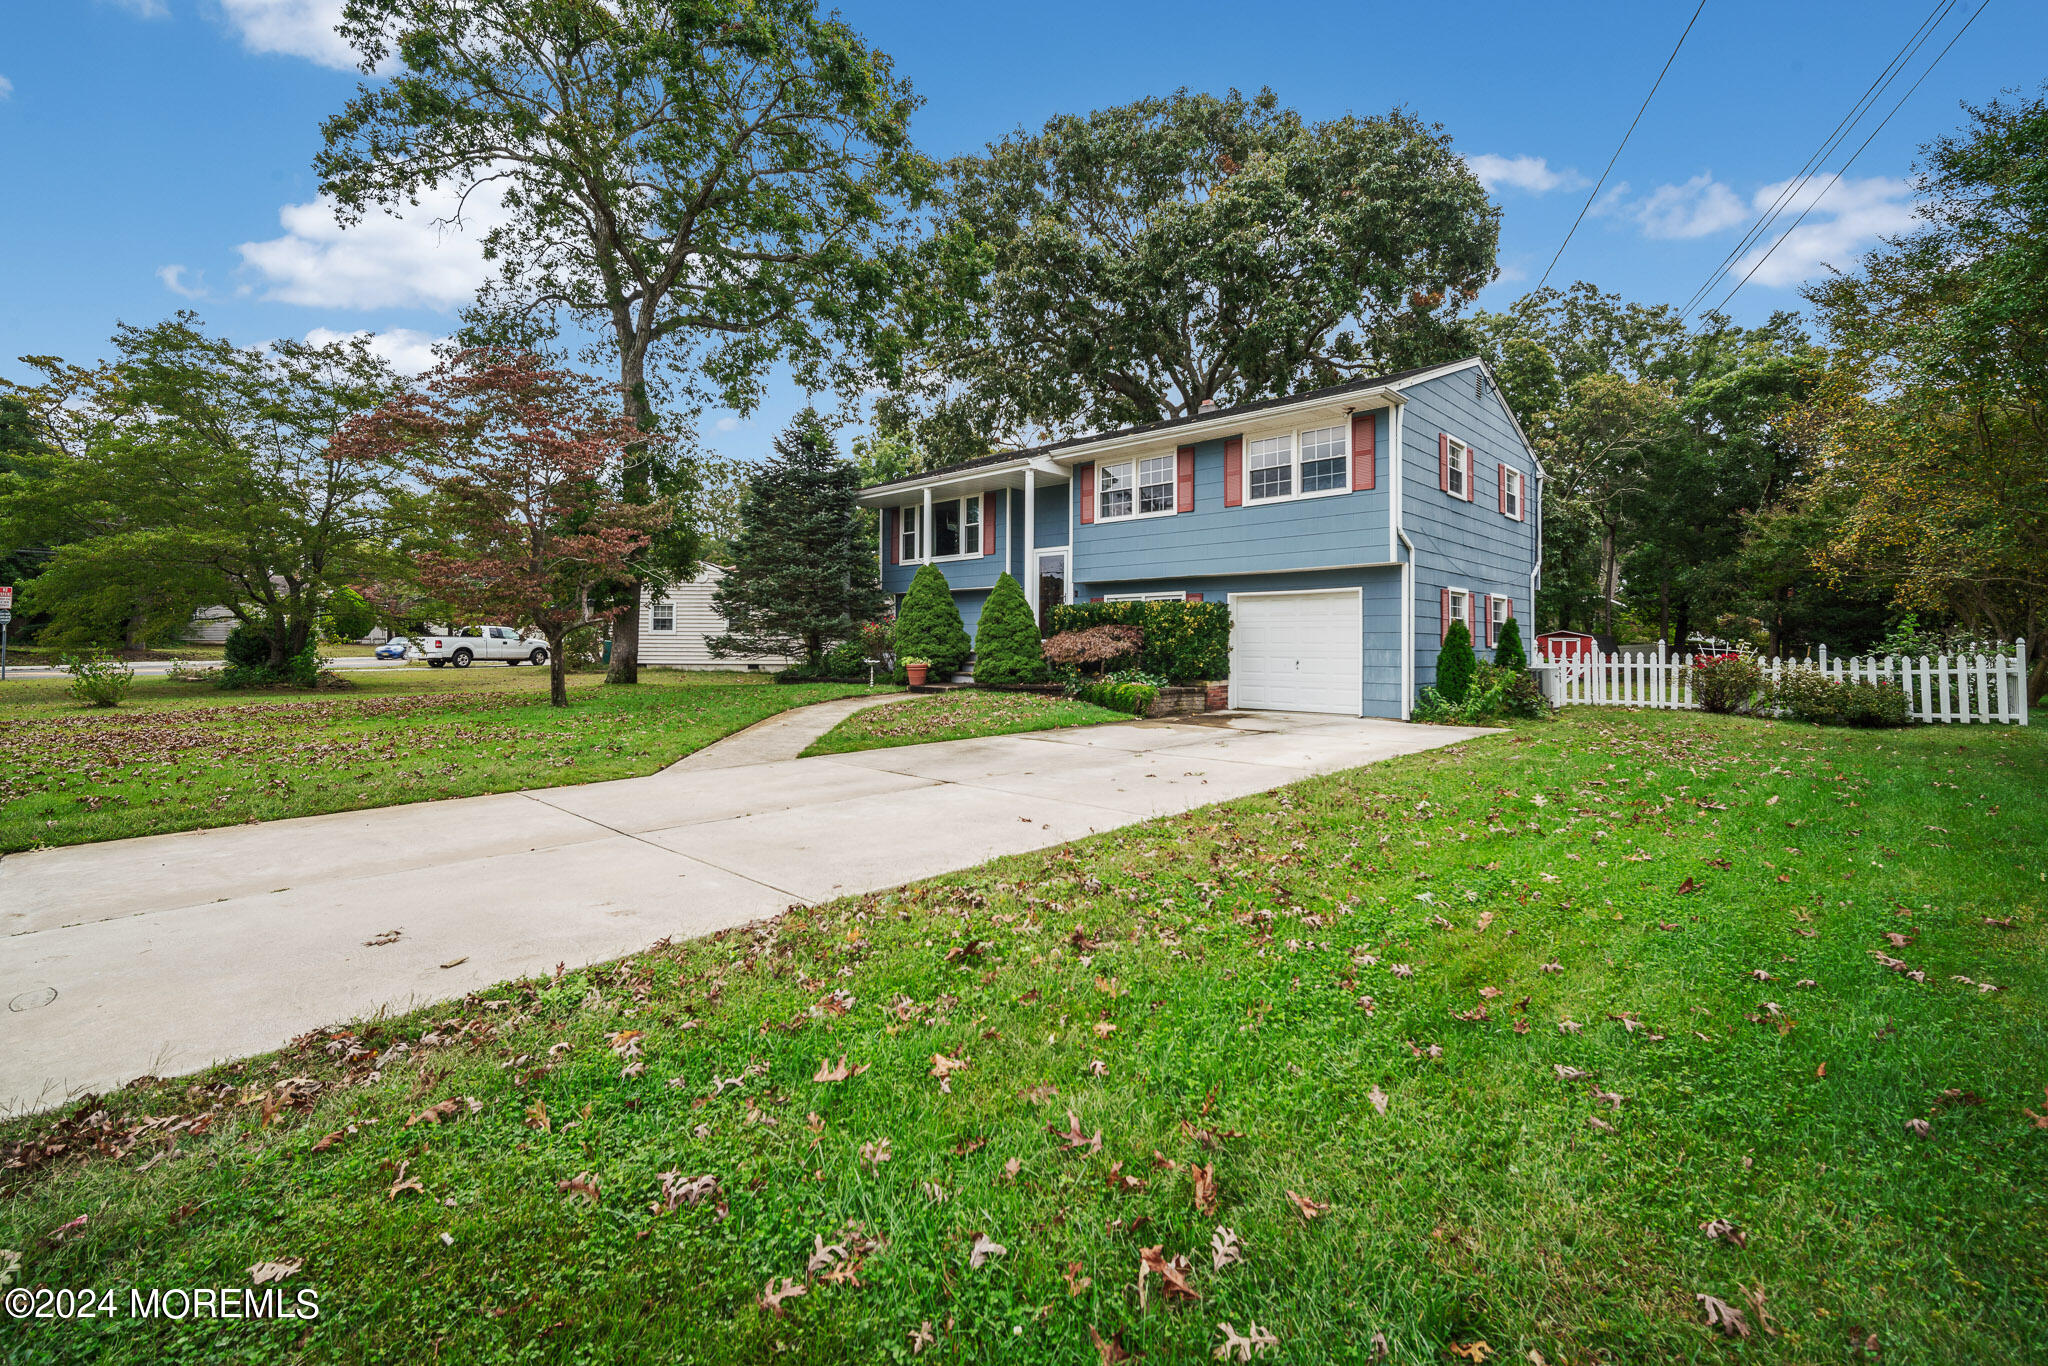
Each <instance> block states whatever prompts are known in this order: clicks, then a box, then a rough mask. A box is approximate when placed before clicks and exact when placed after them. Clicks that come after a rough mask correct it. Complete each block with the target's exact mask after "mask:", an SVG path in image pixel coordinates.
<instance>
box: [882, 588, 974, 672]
mask: <svg viewBox="0 0 2048 1366" xmlns="http://www.w3.org/2000/svg"><path fill="white" fill-rule="evenodd" d="M973 648H974V647H973V646H972V645H970V644H969V643H968V640H967V627H966V626H965V625H964V624H963V623H962V622H961V620H960V609H959V608H958V607H957V606H955V605H954V603H953V590H952V588H951V586H950V585H948V584H947V582H946V576H945V575H944V574H943V573H941V572H940V571H939V568H938V566H936V565H930V564H927V565H922V566H920V567H919V569H918V571H917V574H916V576H915V577H913V578H912V579H911V580H910V591H909V592H907V593H905V594H904V595H903V606H902V608H901V609H899V610H898V611H897V613H896V681H897V682H898V683H907V682H909V681H910V676H909V675H908V674H906V673H905V672H904V670H903V661H904V660H906V659H924V660H929V661H931V666H932V675H933V676H934V677H935V678H939V679H943V678H945V677H946V676H947V675H948V674H952V673H955V672H957V671H958V670H959V668H960V666H961V665H963V664H965V663H966V662H967V656H968V654H969V653H970V652H971V651H972V649H973Z"/></svg>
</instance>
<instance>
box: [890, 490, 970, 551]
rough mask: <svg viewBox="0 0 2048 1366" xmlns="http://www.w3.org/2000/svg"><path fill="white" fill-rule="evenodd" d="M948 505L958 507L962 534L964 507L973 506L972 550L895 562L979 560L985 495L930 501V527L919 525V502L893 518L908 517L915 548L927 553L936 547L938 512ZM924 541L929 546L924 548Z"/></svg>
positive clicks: (920, 505) (965, 526) (965, 517)
mask: <svg viewBox="0 0 2048 1366" xmlns="http://www.w3.org/2000/svg"><path fill="white" fill-rule="evenodd" d="M948 503H958V504H960V529H961V531H962V532H963V533H964V532H965V531H966V530H967V504H969V503H973V504H975V505H976V506H977V508H978V509H979V515H978V516H977V518H976V520H975V527H976V528H977V530H978V532H979V537H978V539H977V542H976V545H975V547H974V549H972V550H963V551H961V552H960V553H959V554H958V555H915V556H910V555H906V556H903V557H902V559H901V560H900V561H899V562H900V563H902V564H955V563H957V562H959V561H961V560H978V559H980V558H981V557H982V548H983V547H984V546H986V545H987V544H988V539H987V538H988V496H987V495H986V494H982V493H963V494H961V495H960V496H959V497H957V498H934V499H932V524H931V525H930V526H925V525H923V517H924V507H923V505H922V504H919V503H912V504H911V505H910V506H909V507H906V508H904V509H903V512H902V513H898V514H897V516H898V518H899V519H900V518H901V517H902V516H903V514H904V513H909V514H911V521H912V523H913V524H915V525H916V526H917V539H918V549H920V550H928V549H930V548H931V546H935V545H937V544H938V540H939V537H938V530H939V509H940V508H942V507H944V506H945V505H946V504H948ZM902 534H903V533H902V528H900V527H899V528H898V529H897V535H898V536H901V535H902ZM926 542H929V543H930V544H929V545H927V544H926ZM899 548H900V547H899Z"/></svg>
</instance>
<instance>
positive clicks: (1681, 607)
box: [1667, 597, 1692, 651]
mask: <svg viewBox="0 0 2048 1366" xmlns="http://www.w3.org/2000/svg"><path fill="white" fill-rule="evenodd" d="M1672 631H1673V634H1672V635H1671V636H1669V637H1667V639H1669V640H1670V641H1671V648H1672V649H1674V650H1680V651H1685V650H1690V649H1691V648H1692V647H1691V646H1690V645H1688V644H1687V643H1686V642H1687V641H1689V640H1691V639H1692V599H1691V598H1689V597H1685V598H1680V599H1679V600H1678V624H1677V625H1676V626H1674V627H1672Z"/></svg>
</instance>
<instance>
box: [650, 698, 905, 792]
mask: <svg viewBox="0 0 2048 1366" xmlns="http://www.w3.org/2000/svg"><path fill="white" fill-rule="evenodd" d="M917 696H918V694H917V693H910V692H899V693H890V694H888V695H887V696H885V697H842V698H839V699H837V700H836V701H832V702H813V703H811V704H810V705H809V706H807V707H793V708H791V709H790V710H788V711H785V712H778V713H776V714H775V715H774V716H771V717H769V718H768V719H767V720H765V721H756V722H755V723H754V724H753V725H751V726H748V727H747V728H746V729H745V730H741V731H734V732H733V733H732V734H731V735H728V736H726V737H725V738H724V739H723V740H714V741H713V742H712V743H710V744H708V745H706V746H704V748H702V749H700V750H698V751H697V752H696V753H695V754H686V755H684V756H683V757H682V758H681V759H678V760H677V761H676V762H675V763H673V764H670V765H669V767H668V772H670V773H675V772H677V771H678V770H681V771H684V772H692V771H695V770H697V769H700V768H744V767H745V766H747V765H748V764H771V763H774V762H775V761H776V760H778V759H794V758H796V756H797V755H799V754H802V753H803V752H804V751H805V750H806V749H809V748H810V746H811V742H812V741H813V740H816V739H818V738H819V737H821V736H822V735H824V734H825V732H826V731H828V730H831V729H832V727H834V726H836V725H838V724H839V723H840V722H841V721H844V720H845V719H846V718H847V717H849V716H853V715H856V714H858V713H860V712H864V711H866V710H868V709H869V708H870V707H886V706H889V705H891V704H893V703H897V702H908V701H910V700H911V699H912V698H914V697H917Z"/></svg>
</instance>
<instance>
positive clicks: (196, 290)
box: [156, 266, 206, 299]
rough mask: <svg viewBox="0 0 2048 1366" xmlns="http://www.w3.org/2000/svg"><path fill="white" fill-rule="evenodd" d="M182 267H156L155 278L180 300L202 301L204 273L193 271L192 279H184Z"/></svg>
mask: <svg viewBox="0 0 2048 1366" xmlns="http://www.w3.org/2000/svg"><path fill="white" fill-rule="evenodd" d="M185 269H186V268H185V267H184V266H158V267H157V268H156V278H157V279H159V280H162V281H163V282H164V288H165V289H168V290H169V291H171V293H173V294H175V295H177V296H178V297H179V298H181V299H203V298H205V297H206V284H205V275H206V272H204V271H194V272H193V274H192V278H191V279H190V280H187V279H186V278H185Z"/></svg>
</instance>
